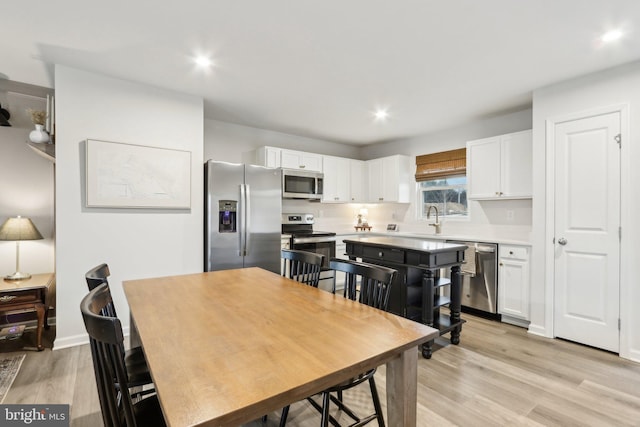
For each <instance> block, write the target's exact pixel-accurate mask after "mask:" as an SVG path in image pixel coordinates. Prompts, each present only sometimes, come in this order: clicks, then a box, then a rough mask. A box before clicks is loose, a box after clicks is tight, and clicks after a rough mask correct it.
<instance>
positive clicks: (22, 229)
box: [0, 216, 43, 280]
mask: <svg viewBox="0 0 640 427" xmlns="http://www.w3.org/2000/svg"><path fill="white" fill-rule="evenodd" d="M40 239H43V237H42V234H40V232H39V231H38V229H37V228H36V226H35V225H33V222H31V220H30V219H29V218H23V217H21V216H17V217H14V218H8V219H7V220H6V221H5V222H4V224H2V227H0V240H15V242H16V272H15V273H13V274H12V275H10V276H5V278H4V279H5V280H26V279H29V278H30V277H31V275H30V274H28V273H21V272H20V241H21V240H40Z"/></svg>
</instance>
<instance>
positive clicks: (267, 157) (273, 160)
mask: <svg viewBox="0 0 640 427" xmlns="http://www.w3.org/2000/svg"><path fill="white" fill-rule="evenodd" d="M281 152H282V149H281V148H276V147H260V148H258V149H257V150H256V160H255V162H256V164H257V165H260V166H267V167H270V168H279V167H280V153H281Z"/></svg>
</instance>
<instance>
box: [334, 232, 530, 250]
mask: <svg viewBox="0 0 640 427" xmlns="http://www.w3.org/2000/svg"><path fill="white" fill-rule="evenodd" d="M343 236H358V237H367V236H372V237H373V236H388V237H408V238H412V239H421V240H431V241H433V240H435V241H442V240H457V241H461V242H486V243H498V244H503V245H524V246H531V242H529V241H527V240H519V239H508V238H507V239H505V238H501V237H489V236H477V235H475V236H471V235H460V234H456V235H452V234H434V233H419V232H411V231H389V232H375V231H359V232H355V231H352V232H338V233H337V237H338V241H341V239H340V238H341V237H343Z"/></svg>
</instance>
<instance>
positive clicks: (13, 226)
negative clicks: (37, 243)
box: [0, 216, 43, 242]
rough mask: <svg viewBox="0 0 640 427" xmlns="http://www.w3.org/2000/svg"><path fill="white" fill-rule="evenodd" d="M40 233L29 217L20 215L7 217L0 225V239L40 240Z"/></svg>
mask: <svg viewBox="0 0 640 427" xmlns="http://www.w3.org/2000/svg"><path fill="white" fill-rule="evenodd" d="M40 239H43V237H42V234H40V232H39V231H38V229H37V228H36V226H35V225H33V222H31V220H30V219H29V218H24V217H21V216H17V217H12V218H8V219H7V220H6V221H5V222H4V224H2V227H0V240H12V241H16V242H17V241H20V240H40Z"/></svg>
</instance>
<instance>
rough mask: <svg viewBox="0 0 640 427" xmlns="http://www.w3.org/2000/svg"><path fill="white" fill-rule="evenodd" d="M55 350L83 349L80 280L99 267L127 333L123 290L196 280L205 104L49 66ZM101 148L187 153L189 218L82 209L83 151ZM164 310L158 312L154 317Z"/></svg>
mask: <svg viewBox="0 0 640 427" xmlns="http://www.w3.org/2000/svg"><path fill="white" fill-rule="evenodd" d="M55 88H56V128H57V138H58V139H57V141H56V197H57V198H56V225H57V230H56V232H57V236H56V270H57V304H58V310H57V312H58V313H57V330H56V332H57V337H56V342H55V348H62V347H66V346H70V345H75V344H78V343H82V342H85V341H86V333H85V330H84V325H83V322H82V318H81V316H80V310H79V304H80V300H81V299H82V297H83V296H84V295H85V294H86V293H87V286H86V283H85V280H84V273H85V272H86V271H87V270H89V269H90V268H92V267H93V266H95V265H97V264H100V263H102V262H106V263H108V264H109V267H110V269H111V273H112V275H111V278H110V284H111V291H112V294H113V298H114V302H115V305H116V309H117V310H118V316H119V317H120V319H121V320H122V322H123V325H124V327H125V329H128V325H129V313H128V306H127V304H126V299H125V297H124V293H123V291H122V285H121V282H122V280H127V279H137V278H143V277H154V276H164V275H172V274H183V273H193V272H199V271H202V259H203V236H202V221H203V200H202V192H203V167H202V165H203V161H204V159H203V127H204V125H203V103H202V100H201V99H200V98H197V97H193V96H186V95H182V94H177V93H174V92H169V91H166V90H163V89H157V88H154V87H149V86H145V85H142V84H136V83H131V82H126V81H122V80H117V79H114V78H109V77H105V76H101V75H97V74H93V73H89V72H85V71H80V70H76V69H72V68H68V67H64V66H59V65H57V66H56V69H55ZM87 138H89V139H99V140H104V141H114V142H122V143H130V144H138V145H148V146H154V147H163V148H174V149H180V150H187V151H190V152H191V155H192V157H191V159H192V171H191V176H192V182H191V209H190V210H178V211H176V210H151V209H150V210H147V209H136V210H132V209H96V208H86V207H85V206H84V195H83V191H84V180H85V163H84V154H85V150H84V141H85V140H86V139H87ZM161 312H162V307H158V313H159V315H160V313H161Z"/></svg>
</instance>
